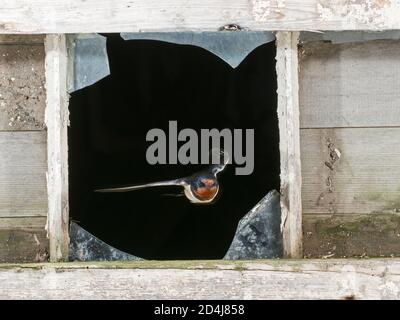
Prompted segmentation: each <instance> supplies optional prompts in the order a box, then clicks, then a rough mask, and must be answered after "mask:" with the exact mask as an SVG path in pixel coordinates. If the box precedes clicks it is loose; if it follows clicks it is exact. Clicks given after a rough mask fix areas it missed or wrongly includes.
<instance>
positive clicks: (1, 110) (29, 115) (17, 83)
mask: <svg viewBox="0 0 400 320" xmlns="http://www.w3.org/2000/svg"><path fill="white" fill-rule="evenodd" d="M3 38H4V37H3ZM2 40H4V39H1V38H0V131H2V130H43V129H44V127H45V125H44V110H45V105H46V103H45V101H46V92H45V83H44V82H45V78H44V47H43V45H30V44H18V45H16V44H12V45H11V44H3V41H2ZM14 40H16V39H13V41H14Z"/></svg>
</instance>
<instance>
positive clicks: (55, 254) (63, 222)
mask: <svg viewBox="0 0 400 320" xmlns="http://www.w3.org/2000/svg"><path fill="white" fill-rule="evenodd" d="M45 51H46V58H45V72H46V113H45V121H46V126H47V148H48V149H47V157H48V158H47V163H48V172H47V192H48V216H47V234H48V237H49V242H50V261H53V262H57V261H67V260H68V246H69V236H68V139H67V138H68V137H67V127H68V118H69V114H68V93H67V65H68V59H67V46H66V37H65V35H63V34H48V35H46V39H45Z"/></svg>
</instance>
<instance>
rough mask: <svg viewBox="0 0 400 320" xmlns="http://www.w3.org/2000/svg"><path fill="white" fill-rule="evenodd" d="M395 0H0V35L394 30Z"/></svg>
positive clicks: (397, 22)
mask: <svg viewBox="0 0 400 320" xmlns="http://www.w3.org/2000/svg"><path fill="white" fill-rule="evenodd" d="M399 12H400V3H399V2H398V1H397V0H387V1H381V0H371V1H368V2H365V1H323V0H285V1H278V0H272V1H269V0H231V1H226V0H203V1H197V0H189V1H187V0H157V1H155V0H149V1H132V0H120V1H113V0H98V1H96V2H92V1H81V0H69V1H64V0H34V1H32V0H2V8H1V11H0V33H5V34H6V33H9V34H11V33H90V32H122V31H124V32H138V31H162V32H163V31H164V32H165V31H176V30H204V31H216V30H218V29H219V28H220V27H222V26H223V25H227V24H231V23H236V24H239V25H240V26H242V28H248V29H252V30H385V29H399V28H400V18H399V17H400V15H399Z"/></svg>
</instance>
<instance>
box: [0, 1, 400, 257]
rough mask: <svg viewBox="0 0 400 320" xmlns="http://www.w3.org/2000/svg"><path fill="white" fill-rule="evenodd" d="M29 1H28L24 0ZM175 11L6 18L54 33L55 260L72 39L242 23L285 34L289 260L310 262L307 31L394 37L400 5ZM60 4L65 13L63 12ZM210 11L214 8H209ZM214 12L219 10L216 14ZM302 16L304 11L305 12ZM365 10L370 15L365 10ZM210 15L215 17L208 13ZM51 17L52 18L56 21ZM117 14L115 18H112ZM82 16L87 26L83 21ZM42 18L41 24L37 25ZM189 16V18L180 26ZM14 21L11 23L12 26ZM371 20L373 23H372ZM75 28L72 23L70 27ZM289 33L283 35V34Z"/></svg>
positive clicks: (50, 88) (38, 12) (49, 8)
mask: <svg viewBox="0 0 400 320" xmlns="http://www.w3.org/2000/svg"><path fill="white" fill-rule="evenodd" d="M24 1H28V0H24ZM174 1H175V2H176V3H175V4H174V5H171V2H170V1H168V2H169V5H168V6H167V7H168V9H165V8H164V7H165V3H164V2H163V1H149V2H146V4H143V6H141V7H140V8H137V7H136V8H133V7H132V6H131V5H130V2H129V1H128V0H122V1H119V2H118V4H116V3H115V2H114V1H112V0H104V1H102V4H101V6H99V7H97V10H96V11H95V12H93V11H92V10H91V8H90V5H89V6H85V5H84V4H83V3H82V2H80V1H78V0H71V1H69V5H68V4H65V3H64V2H63V1H62V0H56V1H54V0H47V1H41V4H42V5H41V7H35V9H32V10H31V11H26V10H22V9H21V10H15V9H13V11H12V12H8V15H7V16H5V15H3V14H2V12H0V22H2V21H6V22H5V23H3V24H0V25H1V26H2V27H1V28H0V33H46V34H47V35H46V39H45V50H46V63H45V66H46V88H47V107H46V125H47V130H48V206H49V209H48V223H47V228H48V229H47V230H48V236H49V239H50V260H51V261H67V260H68V243H69V237H68V141H67V127H68V93H67V81H68V79H67V76H68V59H67V46H66V36H65V34H66V33H71V32H74V33H87V32H134V31H180V30H194V31H196V30H202V31H215V30H219V29H220V28H221V26H223V25H227V24H230V23H233V22H234V23H238V24H239V25H240V26H241V27H242V28H244V29H250V30H260V31H262V30H264V31H267V30H278V32H277V37H276V38H277V40H276V46H277V55H276V60H277V64H276V69H277V82H278V90H277V91H278V119H279V134H280V143H279V148H280V160H281V188H280V189H281V190H280V191H281V195H282V196H281V209H282V225H281V230H282V233H283V244H284V256H285V257H290V258H301V257H302V209H301V163H300V137H299V133H300V130H299V98H298V60H297V59H298V55H297V48H298V37H299V31H301V30H307V31H320V30H390V29H395V28H400V18H399V19H394V17H393V14H392V12H393V11H396V10H398V11H399V10H400V7H399V5H398V4H396V3H395V2H390V3H388V4H385V5H383V6H382V5H380V2H379V1H373V2H374V4H375V6H370V7H368V6H367V5H366V4H365V5H362V4H361V5H360V4H354V3H346V4H343V3H342V4H334V2H332V3H328V4H321V3H319V2H318V1H317V0H302V1H292V2H289V3H284V2H282V3H281V2H279V1H278V2H277V3H275V4H272V5H271V2H270V1H265V0H252V1H247V0H246V1H245V0H233V1H231V2H230V3H229V4H227V3H226V1H224V0H206V2H207V3H204V1H201V2H199V1H193V2H192V4H191V5H190V6H187V2H185V3H186V6H185V11H184V19H183V18H182V15H183V12H182V9H181V8H182V6H181V5H180V4H181V0H174ZM55 2H58V6H56V5H55ZM204 8H208V9H204ZM211 9H212V10H211ZM300 9H301V10H300ZM360 9H362V10H360ZM204 10H206V11H208V12H209V14H206V15H205V14H204ZM49 12H50V13H51V14H49ZM110 12H112V13H113V14H112V15H110ZM82 16H85V17H87V19H86V18H85V19H82ZM32 17H34V18H35V19H32ZM179 17H181V19H178V18H179ZM6 18H7V19H6ZM366 18H368V19H366ZM65 21H68V23H65ZM280 30H282V31H280Z"/></svg>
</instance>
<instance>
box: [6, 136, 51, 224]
mask: <svg viewBox="0 0 400 320" xmlns="http://www.w3.org/2000/svg"><path fill="white" fill-rule="evenodd" d="M46 151H47V148H46V132H45V131H7V132H5V131H3V132H0V217H28V216H46V215H47V194H46V170H47V157H46Z"/></svg>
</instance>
